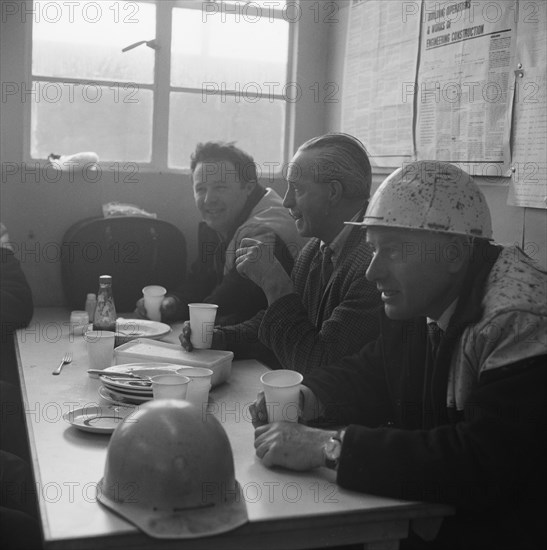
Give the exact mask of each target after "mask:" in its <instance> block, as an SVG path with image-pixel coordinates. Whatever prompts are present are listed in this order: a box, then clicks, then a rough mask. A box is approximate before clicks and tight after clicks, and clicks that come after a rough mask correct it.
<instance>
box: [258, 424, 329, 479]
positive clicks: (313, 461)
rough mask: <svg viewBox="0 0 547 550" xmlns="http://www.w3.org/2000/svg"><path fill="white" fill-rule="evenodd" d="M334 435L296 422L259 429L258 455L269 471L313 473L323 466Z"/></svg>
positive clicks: (260, 427)
mask: <svg viewBox="0 0 547 550" xmlns="http://www.w3.org/2000/svg"><path fill="white" fill-rule="evenodd" d="M335 433H336V432H334V431H325V430H320V429H317V428H310V427H308V426H304V425H303V424H297V423H295V422H274V423H273V424H267V425H265V426H259V427H258V428H256V430H255V449H256V454H257V456H258V457H259V458H261V459H262V462H263V463H264V465H265V466H267V467H268V468H271V467H272V466H282V467H284V468H288V469H289V470H298V471H307V470H312V469H313V468H318V467H319V466H324V464H325V455H324V447H325V444H326V443H327V441H328V440H329V439H330V438H331V437H332V436H333V435H334V434H335Z"/></svg>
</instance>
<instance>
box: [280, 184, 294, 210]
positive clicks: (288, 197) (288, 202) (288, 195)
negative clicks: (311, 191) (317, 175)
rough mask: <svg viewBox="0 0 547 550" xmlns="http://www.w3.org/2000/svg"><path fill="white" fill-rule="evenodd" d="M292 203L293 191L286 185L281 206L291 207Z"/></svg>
mask: <svg viewBox="0 0 547 550" xmlns="http://www.w3.org/2000/svg"><path fill="white" fill-rule="evenodd" d="M294 205H295V202H294V191H293V190H292V189H291V188H290V187H287V191H285V196H284V197H283V206H284V207H285V208H292V207H293V206H294Z"/></svg>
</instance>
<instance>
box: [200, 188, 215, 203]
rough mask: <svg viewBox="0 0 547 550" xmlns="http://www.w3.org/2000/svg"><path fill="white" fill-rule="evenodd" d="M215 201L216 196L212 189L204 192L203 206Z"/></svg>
mask: <svg viewBox="0 0 547 550" xmlns="http://www.w3.org/2000/svg"><path fill="white" fill-rule="evenodd" d="M216 199H217V195H216V193H215V191H214V189H208V190H207V191H206V192H205V195H204V197H203V202H204V203H205V204H211V203H213V202H215V201H216Z"/></svg>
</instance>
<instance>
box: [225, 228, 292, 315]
mask: <svg viewBox="0 0 547 550" xmlns="http://www.w3.org/2000/svg"><path fill="white" fill-rule="evenodd" d="M236 268H237V271H238V273H239V274H240V275H243V276H244V277H247V278H249V279H251V281H253V283H255V284H256V285H258V286H259V287H260V288H262V290H263V291H264V294H266V297H267V298H268V303H269V304H272V303H273V302H275V300H277V299H279V298H281V297H282V296H284V295H286V294H291V293H292V292H294V288H293V284H292V281H291V278H290V277H289V276H288V275H287V273H286V272H285V270H284V269H283V266H282V265H281V263H280V262H279V260H278V259H277V258H276V257H275V255H274V251H273V247H272V246H271V245H268V244H265V243H262V242H260V241H257V240H255V239H249V238H245V239H241V243H240V248H238V249H237V250H236Z"/></svg>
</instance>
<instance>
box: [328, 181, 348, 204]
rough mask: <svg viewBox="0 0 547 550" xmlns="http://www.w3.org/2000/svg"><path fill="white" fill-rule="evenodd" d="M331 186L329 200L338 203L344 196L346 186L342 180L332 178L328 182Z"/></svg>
mask: <svg viewBox="0 0 547 550" xmlns="http://www.w3.org/2000/svg"><path fill="white" fill-rule="evenodd" d="M327 185H328V186H329V187H328V189H329V202H330V203H331V204H332V205H334V204H338V203H339V202H340V201H341V200H342V197H343V196H344V186H343V185H342V182H341V181H340V180H330V181H329V183H328V184H327Z"/></svg>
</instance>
